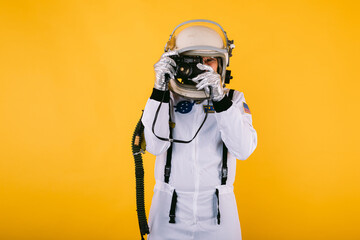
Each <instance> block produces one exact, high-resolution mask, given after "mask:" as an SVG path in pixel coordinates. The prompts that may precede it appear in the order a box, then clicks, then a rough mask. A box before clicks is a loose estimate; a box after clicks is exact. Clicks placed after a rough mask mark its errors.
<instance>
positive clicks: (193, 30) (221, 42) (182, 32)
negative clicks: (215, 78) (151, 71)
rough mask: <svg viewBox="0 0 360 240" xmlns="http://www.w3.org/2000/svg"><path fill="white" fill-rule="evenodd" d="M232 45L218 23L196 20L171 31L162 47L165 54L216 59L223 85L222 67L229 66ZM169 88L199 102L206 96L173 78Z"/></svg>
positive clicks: (193, 87) (224, 80)
mask: <svg viewBox="0 0 360 240" xmlns="http://www.w3.org/2000/svg"><path fill="white" fill-rule="evenodd" d="M233 43H234V41H231V40H229V39H228V38H227V35H226V32H225V31H224V29H223V28H222V27H221V26H220V25H219V24H218V23H216V22H213V21H209V20H203V19H196V20H190V21H186V22H183V23H181V24H180V25H178V26H177V27H176V28H175V29H174V30H173V32H172V34H171V35H170V39H169V41H168V42H167V44H166V46H165V52H167V51H169V50H177V51H178V52H179V54H180V55H190V56H203V57H217V58H220V59H221V61H220V62H219V68H218V69H219V71H218V73H219V74H220V75H221V78H222V82H223V84H225V83H228V81H226V79H227V78H230V75H229V71H226V67H227V66H229V58H230V57H231V56H232V54H231V52H232V49H233V48H234V47H235V45H234V44H233ZM227 75H228V76H227ZM169 88H170V90H172V91H173V92H175V93H177V94H179V95H181V96H183V97H186V98H190V99H195V100H203V99H206V98H207V97H208V96H207V95H206V93H205V92H204V91H203V90H201V91H198V90H197V89H196V87H195V86H194V85H190V84H184V83H181V82H179V81H178V80H177V79H171V80H170V84H169Z"/></svg>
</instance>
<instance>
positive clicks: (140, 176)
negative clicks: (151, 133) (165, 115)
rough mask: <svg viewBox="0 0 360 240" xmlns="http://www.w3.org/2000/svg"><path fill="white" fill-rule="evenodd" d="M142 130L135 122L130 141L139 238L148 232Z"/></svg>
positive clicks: (139, 124) (139, 123) (140, 124)
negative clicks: (133, 163)
mask: <svg viewBox="0 0 360 240" xmlns="http://www.w3.org/2000/svg"><path fill="white" fill-rule="evenodd" d="M143 132H144V125H143V124H142V122H141V118H140V120H139V122H138V123H137V124H136V127H135V131H134V134H133V137H132V141H131V148H132V153H133V156H134V160H135V178H136V211H137V215H138V221H139V228H140V234H141V239H142V240H144V235H145V234H149V233H150V231H149V225H148V223H147V219H146V212H145V196H144V167H143V160H142V156H141V154H142V150H141V142H142V141H143V139H142V136H143Z"/></svg>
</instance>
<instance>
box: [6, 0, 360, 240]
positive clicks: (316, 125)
mask: <svg viewBox="0 0 360 240" xmlns="http://www.w3.org/2000/svg"><path fill="white" fill-rule="evenodd" d="M359 10H360V8H359V3H358V1H342V0H337V1H316V0H315V1H314V0H307V1H305V0H304V1H298V0H294V1H278V0H267V1H260V0H259V1H252V0H249V1H222V2H221V1H212V0H209V1H188V0H185V1H160V0H158V1H157V0H153V1H126V2H125V1H70V0H69V1H10V0H9V1H1V3H0V80H1V81H0V239H4V240H20V239H21V240H25V239H26V240H27V239H34V240H35V239H36V240H41V239H43V240H50V239H51V240H64V239H74V240H82V239H86V240H88V239H91V240H92V239H94V240H105V239H106V240H110V239H140V238H139V230H138V226H137V218H136V210H135V209H136V208H135V178H134V164H133V158H132V155H131V150H130V139H131V136H132V133H133V130H134V127H135V124H136V122H137V121H138V119H139V117H140V115H141V110H142V109H143V108H144V105H145V103H146V101H147V98H148V97H149V96H150V94H151V90H152V86H153V80H154V72H153V64H154V63H155V62H156V61H157V60H158V59H159V57H160V55H161V54H162V52H163V47H164V45H165V43H166V41H167V39H168V37H169V35H170V33H171V31H172V30H173V28H174V27H175V26H176V25H177V24H179V23H181V22H183V21H185V20H189V19H195V18H205V19H211V20H214V21H216V22H218V23H220V24H221V25H222V26H223V27H224V29H225V30H226V31H227V33H228V36H229V38H230V39H234V40H235V45H236V48H235V50H234V57H233V58H232V59H231V66H230V69H231V70H232V72H233V76H234V79H233V80H232V83H231V84H230V85H229V87H230V88H235V89H237V90H240V91H243V92H244V93H245V97H246V100H247V102H248V105H249V107H250V110H251V111H252V114H253V124H254V127H255V129H256V130H257V132H258V138H259V142H258V147H257V149H256V150H255V152H254V154H253V155H252V156H251V157H250V158H249V159H248V160H247V161H242V162H239V164H238V167H237V179H236V182H235V193H236V196H237V203H238V208H239V216H240V221H241V227H242V231H243V239H244V240H268V239H269V240H280V239H282V240H297V239H307V240H310V239H311V240H319V239H327V240H330V239H331V240H332V239H349V240H353V239H360V228H359V225H360V220H359V219H360V217H359V216H360V207H359V202H360V178H359V176H358V175H359V167H360V150H359V149H360V147H359V136H360V131H359V130H360V129H359V125H358V124H359V122H360V119H359V113H358V111H359V104H360V102H359V97H358V94H359V90H360V88H359V87H360V84H359V77H360V74H359V63H360V62H359V54H360V51H359V43H360V38H359V27H360V24H359V22H360V21H359V20H360V18H359ZM154 159H155V158H154V157H153V156H151V155H150V154H149V153H147V154H145V155H144V161H145V172H146V206H147V211H148V210H149V207H150V202H151V196H152V186H153V184H154V179H153V167H154Z"/></svg>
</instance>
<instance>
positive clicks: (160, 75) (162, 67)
mask: <svg viewBox="0 0 360 240" xmlns="http://www.w3.org/2000/svg"><path fill="white" fill-rule="evenodd" d="M173 55H179V53H178V52H177V51H169V52H165V53H164V54H163V55H162V56H161V58H160V60H159V61H158V62H157V63H155V65H154V68H155V76H156V79H155V84H154V88H156V89H157V90H161V91H166V90H168V83H167V82H166V77H165V74H169V77H170V78H174V75H175V69H176V62H175V61H174V59H172V58H170V57H169V56H173Z"/></svg>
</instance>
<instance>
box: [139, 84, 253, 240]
mask: <svg viewBox="0 0 360 240" xmlns="http://www.w3.org/2000/svg"><path fill="white" fill-rule="evenodd" d="M226 91H227V90H226ZM164 93H165V99H164V103H163V104H162V107H161V108H160V111H159V115H158V120H157V122H156V125H155V133H156V135H158V136H161V137H169V112H170V114H171V119H172V121H173V122H175V127H174V128H173V138H174V139H182V140H189V139H191V138H192V137H193V136H194V134H195V132H196V131H197V129H198V128H199V126H200V125H201V123H202V121H203V119H204V116H205V110H204V109H208V110H209V109H211V108H209V107H206V106H205V107H204V105H207V101H206V100H205V101H202V102H201V103H194V105H193V107H192V110H191V111H190V112H188V113H180V112H179V111H175V109H174V107H173V106H176V105H177V103H178V102H180V101H183V100H185V99H184V98H182V97H180V96H179V95H177V94H175V93H172V92H169V91H168V90H167V91H166V92H164V91H160V90H157V89H154V91H153V94H152V96H151V97H150V99H149V100H148V102H147V104H146V107H145V110H144V113H143V117H142V123H143V124H144V126H145V139H146V149H147V150H148V152H150V153H152V154H154V155H156V156H157V157H156V163H155V179H156V184H155V188H154V196H153V199H152V204H151V210H150V215H149V226H150V234H149V236H148V239H149V240H165V239H166V240H170V239H177V240H187V239H196V240H202V239H204V240H205V239H206V240H219V239H226V240H232V239H234V240H235V239H236V240H239V239H241V230H240V223H239V218H238V211H237V206H236V200H235V196H234V192H233V183H234V180H235V171H236V159H240V160H245V159H247V158H248V157H249V156H250V155H251V153H252V152H253V151H254V150H255V148H256V145H257V134H256V131H255V129H254V128H253V126H252V116H251V114H250V111H249V109H248V107H247V105H246V103H245V98H244V95H243V93H242V92H238V91H235V92H234V95H233V97H232V100H230V98H229V97H227V96H225V97H224V99H222V100H221V101H220V102H214V103H213V102H211V101H210V105H213V106H214V111H213V112H211V110H210V112H209V113H208V117H207V120H206V121H205V123H204V126H203V127H202V129H201V130H200V132H199V134H198V135H197V137H196V138H195V139H194V140H193V141H192V142H190V143H187V144H184V143H173V146H172V159H171V174H170V179H169V183H165V181H164V167H165V162H166V155H167V150H168V148H169V146H170V143H169V142H167V141H162V140H159V139H158V138H157V137H156V136H154V134H153V132H152V124H153V121H154V117H155V112H156V110H157V108H158V106H159V104H160V101H161V99H162V97H163V94H164ZM168 102H170V103H172V104H169V103H168ZM244 103H245V104H244ZM169 105H170V108H171V109H170V111H169ZM223 143H225V145H226V147H227V148H228V154H227V159H228V164H227V165H228V178H227V182H226V185H221V167H222V152H223ZM174 190H176V193H177V203H176V208H175V213H176V217H175V223H169V211H170V208H171V203H172V197H173V192H174ZM216 193H218V195H216ZM218 208H219V211H218ZM219 217H220V219H221V221H220V224H219V223H218V218H219Z"/></svg>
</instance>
